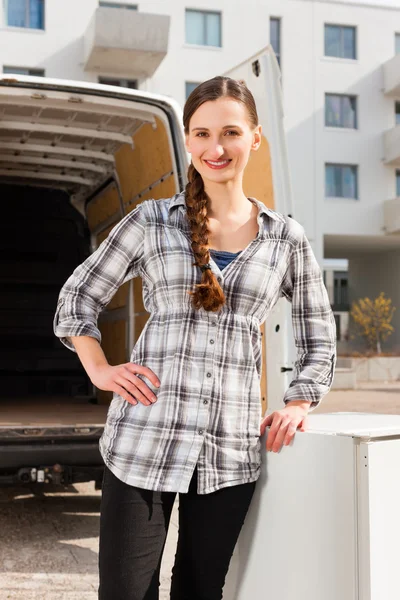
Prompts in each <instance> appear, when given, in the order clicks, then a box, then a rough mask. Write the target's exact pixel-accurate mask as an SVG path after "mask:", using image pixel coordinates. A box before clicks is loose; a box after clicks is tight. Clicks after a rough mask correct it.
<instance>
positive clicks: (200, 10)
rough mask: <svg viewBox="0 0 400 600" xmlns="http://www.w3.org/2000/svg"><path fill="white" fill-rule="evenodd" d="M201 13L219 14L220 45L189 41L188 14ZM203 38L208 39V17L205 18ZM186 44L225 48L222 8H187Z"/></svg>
mask: <svg viewBox="0 0 400 600" xmlns="http://www.w3.org/2000/svg"><path fill="white" fill-rule="evenodd" d="M190 12H191V13H200V14H202V15H218V16H219V41H220V45H219V46H215V45H213V44H195V43H193V42H189V41H188V39H187V23H186V16H187V14H188V13H190ZM203 29H204V31H203V39H204V40H206V39H207V27H206V19H204V24H203ZM185 45H186V46H190V47H194V48H218V49H221V48H223V39H222V10H208V9H199V8H185Z"/></svg>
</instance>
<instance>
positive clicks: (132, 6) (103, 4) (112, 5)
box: [99, 0, 137, 10]
mask: <svg viewBox="0 0 400 600" xmlns="http://www.w3.org/2000/svg"><path fill="white" fill-rule="evenodd" d="M99 6H101V7H102V8H127V9H128V10H137V4H120V3H119V2H102V1H101V0H100V2H99Z"/></svg>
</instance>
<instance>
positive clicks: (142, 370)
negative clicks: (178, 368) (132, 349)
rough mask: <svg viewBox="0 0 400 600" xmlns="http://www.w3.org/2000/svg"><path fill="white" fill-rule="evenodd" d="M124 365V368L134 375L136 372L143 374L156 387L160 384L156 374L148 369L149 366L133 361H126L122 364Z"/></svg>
mask: <svg viewBox="0 0 400 600" xmlns="http://www.w3.org/2000/svg"><path fill="white" fill-rule="evenodd" d="M124 367H125V368H126V369H128V370H129V371H130V372H131V373H133V374H134V375H135V374H136V373H140V374H141V375H144V376H145V377H147V379H148V380H149V381H151V383H152V384H153V385H155V386H156V387H159V386H160V385H161V382H160V380H159V379H158V377H157V375H156V374H155V373H154V371H152V370H151V369H149V367H144V366H143V365H136V364H135V363H126V364H125V365H124Z"/></svg>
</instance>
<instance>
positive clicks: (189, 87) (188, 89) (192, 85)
mask: <svg viewBox="0 0 400 600" xmlns="http://www.w3.org/2000/svg"><path fill="white" fill-rule="evenodd" d="M198 85H199V82H198V81H196V82H195V81H186V82H185V94H186V96H185V97H186V99H187V98H189V96H190V94H191V93H192V92H193V90H194V89H196V88H197V86H198Z"/></svg>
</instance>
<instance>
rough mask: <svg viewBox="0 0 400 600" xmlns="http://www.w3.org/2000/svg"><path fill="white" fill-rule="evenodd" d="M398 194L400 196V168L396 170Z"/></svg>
mask: <svg viewBox="0 0 400 600" xmlns="http://www.w3.org/2000/svg"><path fill="white" fill-rule="evenodd" d="M396 196H397V198H400V170H399V169H397V170H396Z"/></svg>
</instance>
